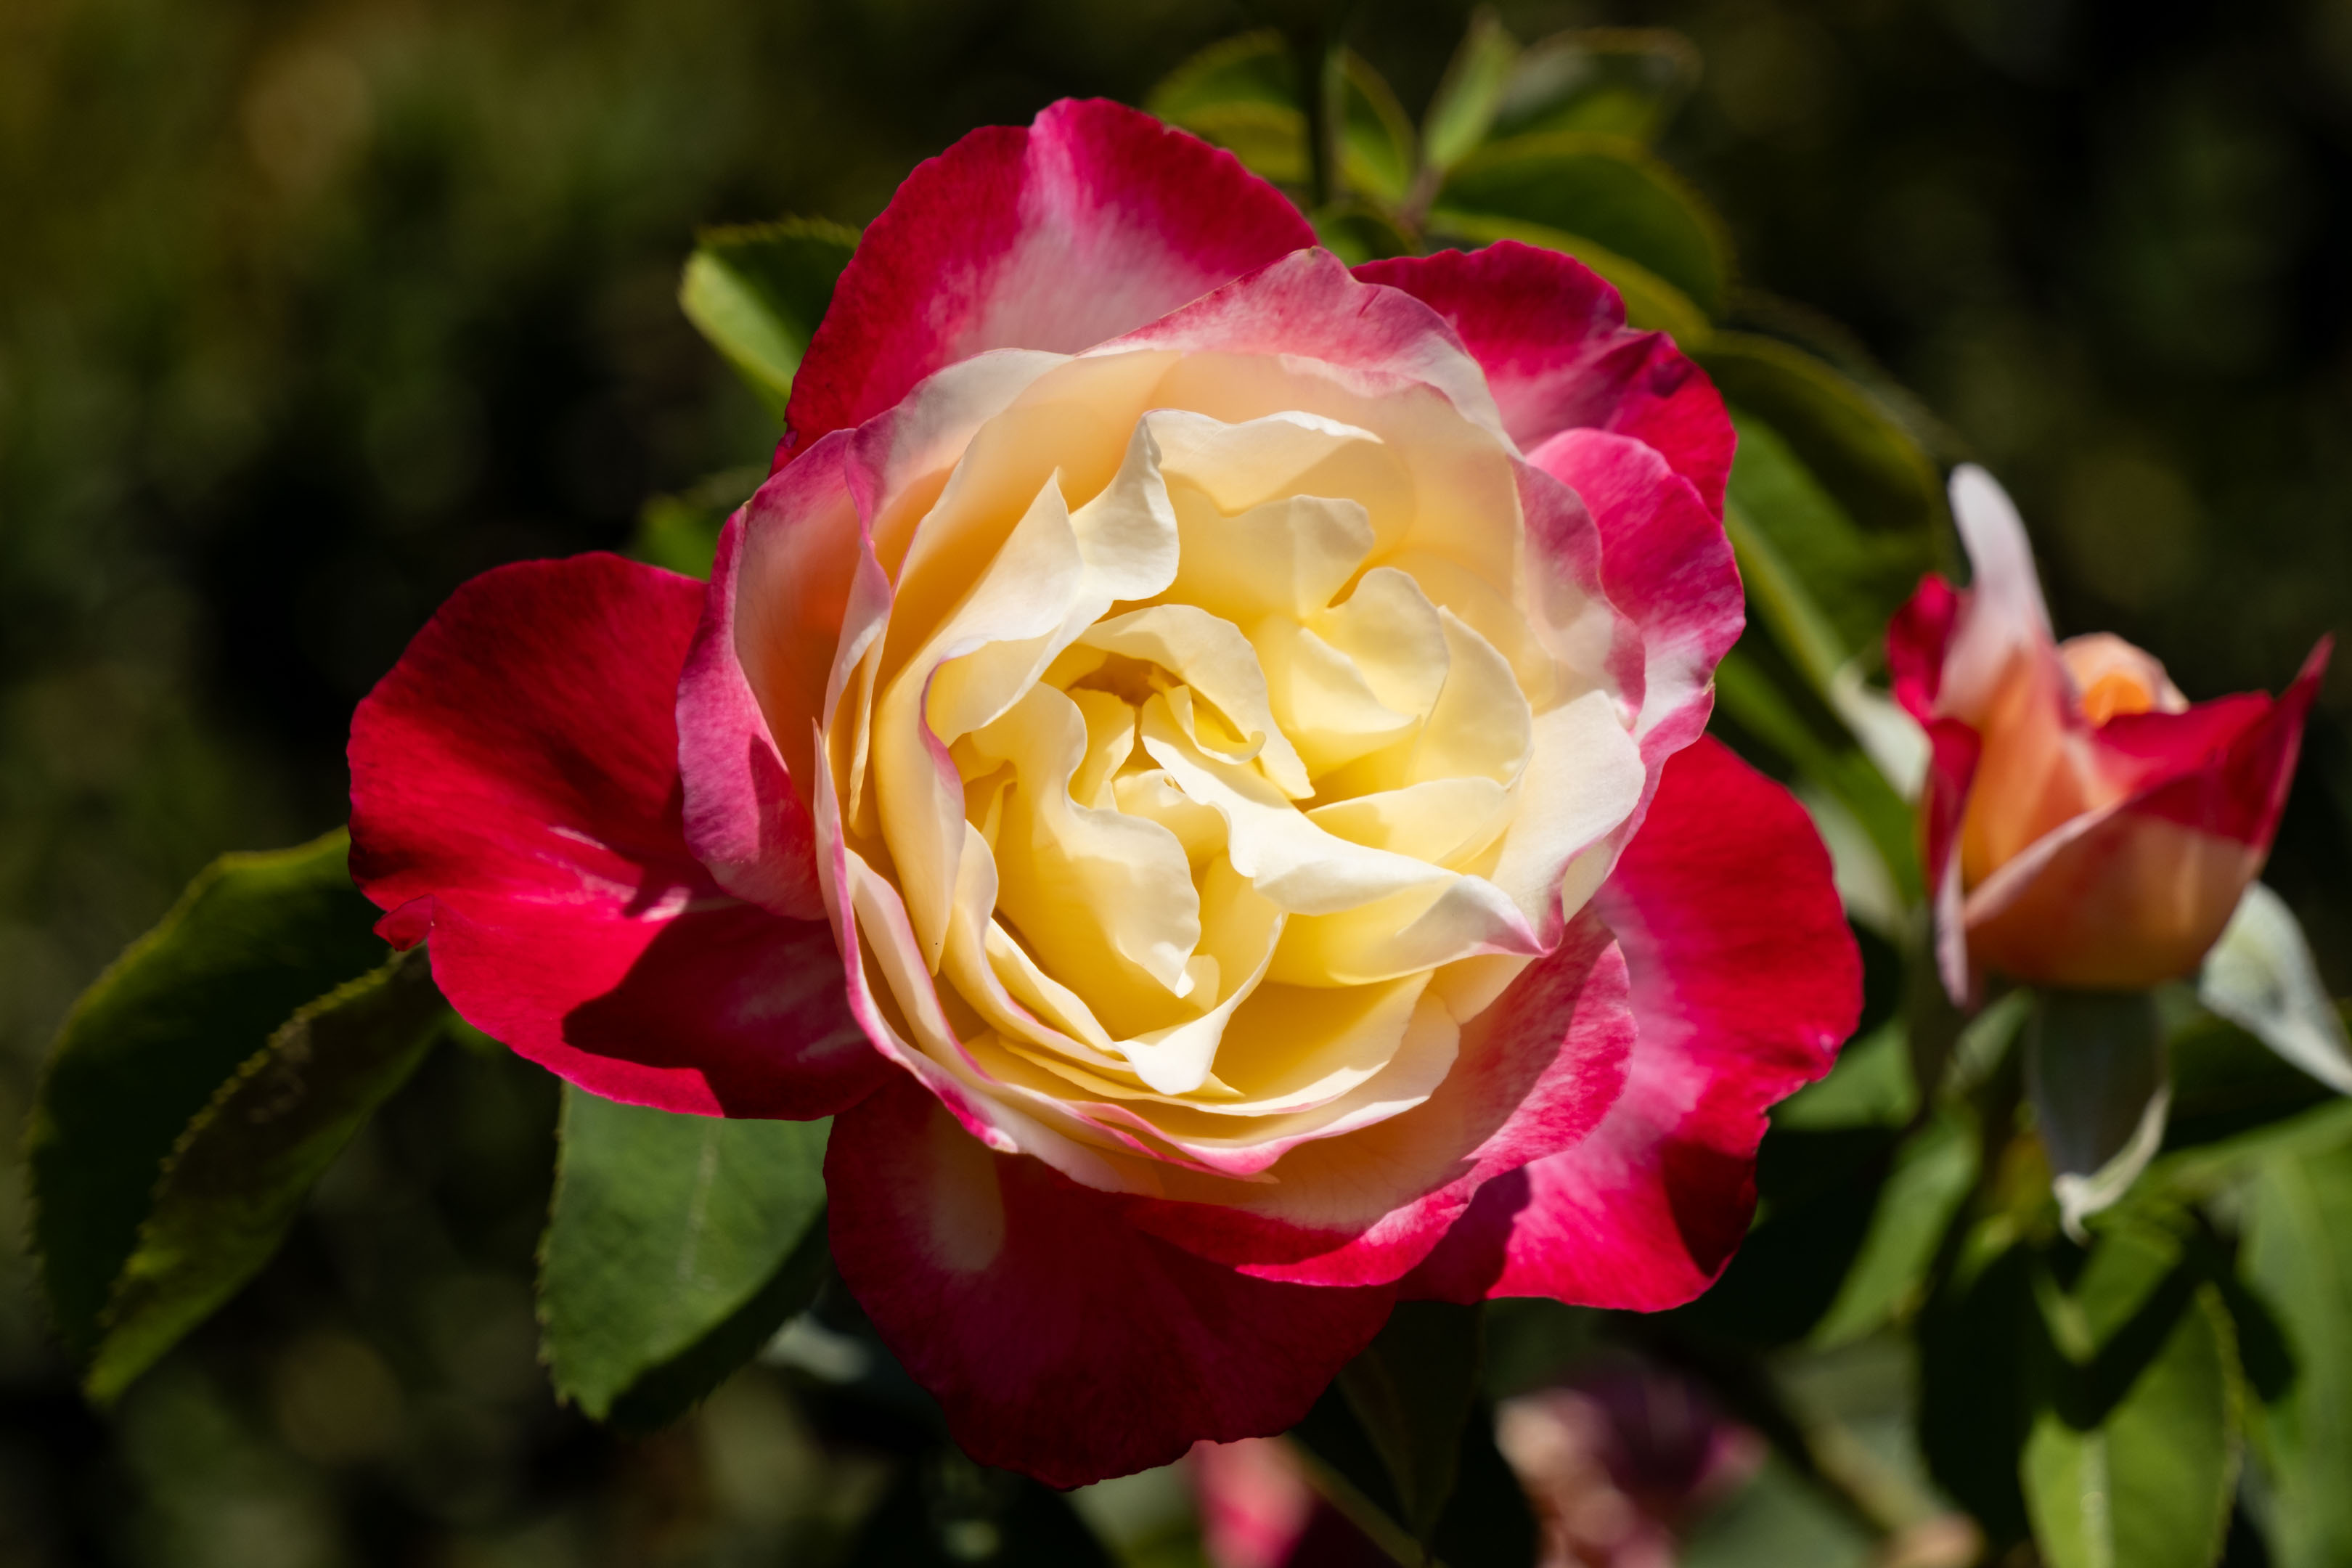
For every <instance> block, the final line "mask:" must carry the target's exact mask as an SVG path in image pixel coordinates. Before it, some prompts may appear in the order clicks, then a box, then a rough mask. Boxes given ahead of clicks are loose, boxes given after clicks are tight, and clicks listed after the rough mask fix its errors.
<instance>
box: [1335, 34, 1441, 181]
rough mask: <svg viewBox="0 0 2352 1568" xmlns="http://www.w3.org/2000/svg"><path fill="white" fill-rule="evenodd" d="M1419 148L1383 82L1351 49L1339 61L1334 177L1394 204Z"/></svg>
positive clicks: (1413, 171)
mask: <svg viewBox="0 0 2352 1568" xmlns="http://www.w3.org/2000/svg"><path fill="white" fill-rule="evenodd" d="M1420 167H1421V149H1420V146H1419V144H1418V142H1416V140H1415V138H1414V136H1413V133H1412V117H1411V116H1409V115H1407V114H1406V113H1405V111H1404V108H1403V106H1402V105H1401V104H1399V103H1398V102H1397V99H1396V93H1395V92H1394V91H1393V90H1392V89H1391V88H1390V87H1389V84H1388V82H1387V81H1386V80H1385V79H1383V78H1382V77H1381V73H1380V72H1378V71H1376V70H1374V69H1373V68H1371V66H1370V64H1369V63H1368V62H1367V61H1366V60H1365V59H1364V58H1363V57H1362V56H1360V55H1358V54H1357V53H1356V52H1355V51H1354V50H1352V49H1350V50H1346V51H1343V52H1342V53H1341V55H1340V57H1339V178H1340V179H1341V181H1342V182H1343V183H1345V184H1346V185H1347V186H1348V188H1349V189H1350V190H1354V191H1360V192H1361V193H1363V194H1364V195H1368V196H1370V197H1372V198H1373V199H1374V200H1375V201H1379V202H1382V203H1386V204H1388V205H1391V206H1393V205H1397V204H1398V203H1401V202H1402V201H1403V200H1404V199H1405V196H1406V195H1407V193H1408V192H1410V191H1411V190H1412V182H1413V176H1414V174H1416V173H1418V172H1419V170H1420Z"/></svg>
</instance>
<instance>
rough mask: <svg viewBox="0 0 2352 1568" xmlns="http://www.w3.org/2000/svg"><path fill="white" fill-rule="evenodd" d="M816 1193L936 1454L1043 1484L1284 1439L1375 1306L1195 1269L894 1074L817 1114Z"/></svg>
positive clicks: (1372, 1299) (1126, 1206)
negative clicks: (920, 1400)
mask: <svg viewBox="0 0 2352 1568" xmlns="http://www.w3.org/2000/svg"><path fill="white" fill-rule="evenodd" d="M894 1076H895V1075H894ZM825 1186H826V1190H827V1192H828V1194H829V1195H830V1199H831V1209H830V1214H829V1218H828V1224H829V1226H831V1230H832V1238H833V1255H834V1260H835V1264H836V1265H837V1266H838V1267H839V1268H840V1270H841V1277H842V1279H843V1280H844V1282H845V1283H846V1284H847V1285H848V1287H849V1289H850V1293H851V1295H853V1296H854V1297H856V1300H857V1302H858V1304H859V1305H860V1306H862V1307H863V1308H865V1310H866V1314H867V1316H868V1317H870V1318H871V1319H872V1320H873V1322H874V1326H875V1328H876V1329H877V1331H879V1332H880V1334H881V1336H882V1339H883V1342H885V1343H886V1344H887V1345H888V1346H889V1347H890V1349H891V1351H892V1352H893V1353H895V1354H896V1355H897V1356H898V1359H899V1360H900V1361H901V1362H902V1363H905V1365H906V1367H907V1370H908V1372H909V1373H913V1374H914V1377H915V1379H916V1381H917V1382H919V1383H920V1384H922V1385H923V1386H924V1387H925V1388H927V1389H929V1390H930V1392H931V1393H932V1394H934V1395H935V1396H937V1397H938V1399H939V1401H940V1406H941V1408H942V1409H944V1410H945V1412H946V1413H947V1418H948V1428H949V1431H950V1433H951V1434H952V1435H953V1436H954V1437H955V1440H956V1442H957V1444H958V1445H959V1446H960V1447H962V1448H963V1450H964V1451H965V1452H966V1453H968V1454H970V1455H971V1457H972V1458H975V1459H977V1460H979V1461H980V1462H981V1463H982V1464H986V1465H996V1466H1001V1467H1003V1468H1007V1469H1014V1470H1020V1471H1023V1472H1024V1473H1025V1474H1028V1475H1032V1476H1034V1477H1036V1478H1037V1479H1040V1480H1042V1481H1045V1482H1046V1483H1047V1484H1048V1485H1051V1486H1057V1487H1072V1486H1083V1485H1085V1484H1087V1483H1088V1482H1091V1481H1097V1480H1100V1479H1103V1478H1105V1477H1107V1476H1115V1475H1125V1474H1128V1473H1129V1472H1131V1471H1135V1470H1140V1469H1146V1468H1150V1467H1151V1466H1154V1465H1160V1464H1166V1463H1168V1462H1170V1461H1171V1460H1173V1459H1175V1458H1178V1457H1180V1456H1181V1455H1182V1454H1183V1453H1184V1451H1185V1450H1186V1449H1187V1448H1189V1447H1192V1444H1193V1443H1194V1442H1196V1441H1198V1440H1200V1439H1202V1438H1206V1439H1209V1440H1211V1441H1214V1442H1230V1441H1233V1440H1234V1439H1235V1438H1240V1437H1255V1436H1271V1435H1272V1434H1274V1433H1276V1432H1280V1431H1283V1430H1286V1428H1288V1427H1290V1426H1295V1425H1296V1424H1297V1422H1298V1420H1299V1418H1300V1417H1302V1416H1304V1415H1306V1414H1307V1407H1308V1406H1309V1405H1313V1404H1314V1402H1315V1400H1316V1397H1317V1396H1318V1394H1321V1393H1322V1391H1323V1389H1324V1387H1325V1385H1326V1384H1328V1383H1329V1382H1330V1380H1331V1378H1332V1376H1333V1375H1334V1374H1335V1373H1338V1372H1339V1368H1340V1367H1341V1366H1343V1365H1345V1364H1346V1363H1347V1362H1348V1361H1349V1359H1350V1358H1351V1357H1353V1356H1354V1355H1355V1354H1356V1353H1357V1352H1359V1351H1360V1350H1362V1349H1363V1348H1364V1346H1365V1345H1367V1344H1369V1343H1370V1342H1371V1338H1372V1336H1373V1335H1374V1334H1376V1333H1378V1332H1379V1331H1380V1328H1381V1324H1382V1323H1383V1322H1384V1321H1387V1318H1388V1314H1389V1308H1390V1305H1391V1302H1392V1300H1394V1293H1393V1292H1392V1291H1390V1290H1387V1289H1360V1290H1333V1289H1315V1288H1313V1287H1309V1286H1303V1285H1286V1284H1277V1283H1271V1282H1267V1281H1264V1280H1258V1279H1250V1278H1249V1277H1247V1276H1246V1275H1244V1274H1241V1273H1239V1272H1236V1271H1235V1270H1234V1269H1232V1268H1225V1267H1223V1266H1221V1265H1219V1264H1215V1263H1211V1262H1207V1261H1205V1260H1203V1259H1202V1258H1196V1257H1194V1256H1192V1254H1191V1253H1188V1252H1186V1251H1185V1250H1184V1249H1183V1248H1181V1247H1175V1246H1172V1245H1171V1244H1169V1243H1168V1242H1165V1241H1161V1240H1159V1239H1157V1238H1155V1237H1151V1236H1150V1235H1147V1234H1146V1233H1144V1232H1143V1231H1141V1230H1139V1229H1138V1228H1136V1226H1134V1225H1133V1224H1132V1223H1130V1219H1129V1211H1130V1209H1131V1206H1132V1205H1133V1203H1134V1200H1132V1199H1129V1198H1125V1197H1121V1196H1118V1195H1116V1194H1108V1193H1100V1192H1097V1191H1095V1190H1094V1189H1092V1188H1090V1187H1085V1186H1081V1185H1079V1184H1076V1183H1075V1182H1072V1181H1070V1180H1069V1179H1068V1178H1066V1177H1065V1176H1063V1175H1061V1174H1060V1173H1057V1172H1055V1170H1053V1168H1052V1167H1050V1166H1048V1165H1046V1164H1045V1163H1044V1162H1043V1161H1040V1160H1035V1159H1032V1158H1029V1157H1027V1156H1024V1155H1005V1154H999V1153H995V1152H991V1151H990V1150H989V1149H988V1148H986V1147H985V1146H984V1145H982V1143H981V1142H979V1141H978V1140H976V1139H974V1138H972V1137H971V1136H970V1135H969V1134H968V1133H967V1132H966V1131H964V1130H963V1129H962V1128H961V1127H960V1126H959V1125H958V1124H957V1122H956V1121H955V1119H954V1118H953V1117H951V1116H950V1115H949V1113H948V1112H947V1110H946V1109H945V1108H944V1107H942V1106H941V1105H940V1102H939V1100H936V1099H935V1098H934V1097H933V1096H932V1095H930V1094H929V1093H927V1092H925V1090H924V1089H923V1088H922V1087H921V1086H920V1085H919V1084H918V1083H916V1082H914V1081H913V1080H912V1079H903V1078H901V1079H896V1081H894V1082H892V1083H890V1084H889V1085H887V1087H885V1088H884V1089H882V1090H880V1091H879V1092H877V1094H875V1095H874V1096H873V1097H872V1098H870V1099H868V1100H866V1101H865V1102H864V1103H863V1104H860V1105H859V1106H857V1107H856V1109H855V1110H850V1111H848V1112H845V1114H843V1115H842V1116H841V1117H840V1118H839V1119H838V1120H836V1121H835V1123H834V1129H833V1138H832V1142H831V1143H830V1144H829V1145H828V1146H827V1148H826V1151H825Z"/></svg>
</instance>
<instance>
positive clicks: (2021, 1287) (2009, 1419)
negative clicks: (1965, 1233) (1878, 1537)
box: [1918, 1215, 2042, 1558]
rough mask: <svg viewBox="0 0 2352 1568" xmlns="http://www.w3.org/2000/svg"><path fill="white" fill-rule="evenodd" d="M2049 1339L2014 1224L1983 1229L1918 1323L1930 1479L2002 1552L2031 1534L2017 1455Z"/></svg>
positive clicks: (1998, 1221) (1992, 1223)
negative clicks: (2030, 1379)
mask: <svg viewBox="0 0 2352 1568" xmlns="http://www.w3.org/2000/svg"><path fill="white" fill-rule="evenodd" d="M1918 1341H1919V1447H1920V1450H1921V1452H1922V1453H1923V1454H1924V1455H1925V1456H1926V1458H1927V1466H1928V1469H1929V1472H1930V1473H1931V1474H1932V1475H1933V1476H1934V1477H1935V1479H1936V1481H1937V1484H1938V1485H1940V1486H1942V1487H1943V1488H1944V1489H1945V1490H1947V1491H1948V1492H1950V1493H1951V1494H1952V1496H1953V1498H1954V1499H1956V1500H1958V1502H1959V1503H1960V1505H1961V1506H1962V1507H1964V1508H1966V1509H1967V1510H1969V1513H1971V1514H1973V1515H1974V1516H1975V1517H1976V1520H1977V1521H1978V1522H1979V1524H1981V1525H1982V1526H1983V1527H1984V1529H1985V1532H1986V1534H1987V1535H1989V1536H1990V1538H1991V1543H1992V1545H1993V1548H1994V1551H1993V1552H1992V1553H1991V1554H1990V1555H1991V1556H1992V1557H1994V1558H1998V1556H1999V1554H2000V1549H2001V1548H2002V1547H2004V1546H2006V1545H2007V1544H2009V1543H2010V1542H2014V1541H2017V1540H2019V1539H2021V1538H2022V1537H2023V1536H2024V1535H2025V1533H2026V1531H2027V1522H2026V1512H2025V1500H2024V1497H2023V1495H2022V1493H2021V1490H2020V1488H2019V1477H2018V1456H2019V1454H2020V1452H2021V1450H2022V1448H2023V1447H2024V1441H2025V1435H2026V1431H2027V1427H2028V1423H2029V1421H2030V1418H2031V1412H2030V1408H2029V1406H2028V1405H2027V1401H2026V1398H2025V1394H2024V1388H2025V1384H2026V1379H2027V1376H2028V1373H2029V1370H2030V1369H2031V1367H2032V1364H2033V1363H2034V1361H2035V1358H2036V1356H2037V1355H2038V1354H2040V1353H2041V1352H2040V1349H2039V1347H2040V1345H2041V1343H2042V1328H2041V1324H2040V1316H2039V1314H2038V1313H2037V1312H2036V1310H2035V1308H2034V1302H2033V1292H2032V1257H2031V1255H2030V1254H2029V1253H2028V1252H2027V1250H2026V1249H2025V1248H2024V1247H2020V1246H2016V1245H2013V1238H2012V1237H2011V1234H2010V1226H2009V1224H2008V1221H2007V1219H2006V1216H1999V1215H1997V1216H1994V1217H1993V1218H1990V1219H1987V1220H1984V1221H1980V1222H1979V1224H1978V1225H1977V1226H1975V1227H1974V1229H1973V1230H1972V1231H1971V1232H1970V1234H1969V1238H1968V1241H1967V1243H1966V1244H1965V1245H1964V1246H1963V1247H1961V1248H1960V1250H1959V1256H1958V1258H1957V1259H1956V1261H1955V1264H1954V1267H1953V1268H1952V1270H1951V1273H1950V1275H1949V1276H1948V1278H1947V1279H1945V1280H1944V1281H1943V1283H1942V1285H1941V1287H1940V1288H1939V1289H1937V1292H1936V1294H1935V1295H1934V1296H1932V1297H1930V1298H1929V1300H1928V1302H1927V1307H1926V1308H1925V1309H1924V1310H1922V1311H1921V1313H1920V1316H1919V1330H1918Z"/></svg>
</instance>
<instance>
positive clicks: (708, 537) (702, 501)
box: [627, 466, 768, 578]
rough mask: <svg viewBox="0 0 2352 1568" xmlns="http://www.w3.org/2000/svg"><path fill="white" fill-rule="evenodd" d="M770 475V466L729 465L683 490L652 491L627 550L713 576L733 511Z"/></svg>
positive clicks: (669, 565)
mask: <svg viewBox="0 0 2352 1568" xmlns="http://www.w3.org/2000/svg"><path fill="white" fill-rule="evenodd" d="M767 477H768V470H767V468H765V466H761V467H758V468H729V469H726V470H725V471H723V472H721V473H717V474H713V475H711V476H710V477H709V479H704V480H703V481H702V482H701V483H700V484H698V485H696V486H695V487H694V488H693V489H689V490H688V491H686V492H685V493H684V494H683V495H659V496H652V497H649V498H648V499H647V500H646V504H645V505H644V506H642V507H640V508H639V509H638V510H637V531H636V532H635V534H633V535H631V537H630V539H629V544H628V551H627V553H628V554H629V555H630V556H631V557H633V558H634V559H635V560H638V561H643V562H645V563H647V564H648V565H652V566H660V567H664V568H666V569H667V570H668V571H672V572H678V573H683V574H685V575H687V576H688V577H702V578H708V577H709V575H710V565H711V562H712V560H713V559H714V558H715V557H716V556H717V554H718V552H719V531H720V530H722V529H724V528H725V527H726V526H727V519H728V516H729V515H730V513H732V512H733V511H734V510H735V509H736V508H737V507H739V506H741V505H742V504H743V502H744V501H745V500H748V499H750V497H751V492H752V491H754V490H756V489H759V488H760V483H761V480H762V479H766V478H767Z"/></svg>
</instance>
